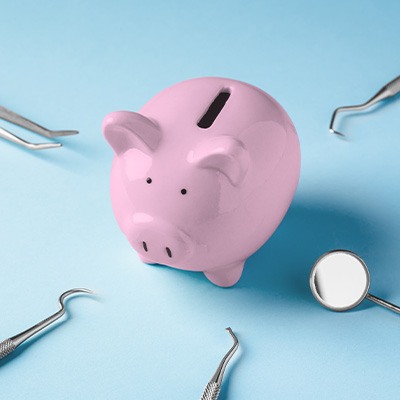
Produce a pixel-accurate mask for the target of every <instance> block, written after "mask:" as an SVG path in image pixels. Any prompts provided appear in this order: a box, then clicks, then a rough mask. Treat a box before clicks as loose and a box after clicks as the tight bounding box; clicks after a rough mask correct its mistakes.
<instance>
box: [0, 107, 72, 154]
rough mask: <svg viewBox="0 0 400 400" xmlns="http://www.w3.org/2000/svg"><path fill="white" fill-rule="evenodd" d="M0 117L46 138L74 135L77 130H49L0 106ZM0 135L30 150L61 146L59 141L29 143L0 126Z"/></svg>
mask: <svg viewBox="0 0 400 400" xmlns="http://www.w3.org/2000/svg"><path fill="white" fill-rule="evenodd" d="M0 118H1V119H4V120H5V121H8V122H11V123H13V124H15V125H19V126H22V127H23V128H25V129H28V130H30V131H32V132H36V133H38V134H39V135H42V136H45V137H47V138H50V139H52V138H55V137H59V136H69V135H76V134H78V133H79V132H78V131H52V130H49V129H47V128H45V127H43V126H41V125H39V124H37V123H36V122H33V121H31V120H29V119H27V118H25V117H23V116H22V115H19V114H17V113H15V112H13V111H10V110H7V108H4V107H2V106H0ZM0 137H2V138H3V139H6V140H8V141H10V142H13V143H16V144H18V145H20V146H23V147H25V148H27V149H30V150H45V149H53V148H56V147H61V146H62V144H61V143H31V142H28V141H26V140H24V139H22V138H20V137H19V136H17V135H14V134H13V133H11V132H9V131H7V130H5V129H4V128H1V127H0Z"/></svg>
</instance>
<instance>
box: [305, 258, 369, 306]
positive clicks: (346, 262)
mask: <svg viewBox="0 0 400 400" xmlns="http://www.w3.org/2000/svg"><path fill="white" fill-rule="evenodd" d="M369 282H370V281H369V272H368V269H367V266H366V265H365V263H364V261H363V260H362V259H361V258H360V257H358V256H357V255H356V254H354V253H352V252H350V251H347V250H335V251H331V252H329V253H326V254H324V255H322V256H321V257H320V258H319V259H318V260H317V262H316V263H315V264H314V266H313V268H312V270H311V274H310V286H311V291H312V294H313V295H314V297H315V298H316V299H317V301H318V302H319V303H321V304H322V305H323V306H324V307H326V308H329V309H330V310H334V311H346V310H350V309H352V308H354V307H356V306H358V305H359V304H360V303H361V302H362V301H363V300H364V298H365V296H366V295H367V293H368V289H369Z"/></svg>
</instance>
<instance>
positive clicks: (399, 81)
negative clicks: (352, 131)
mask: <svg viewBox="0 0 400 400" xmlns="http://www.w3.org/2000/svg"><path fill="white" fill-rule="evenodd" d="M398 93H400V76H398V77H397V78H395V79H393V80H392V81H390V82H389V83H387V84H386V85H385V86H384V87H383V88H382V89H381V90H379V92H378V93H376V94H375V95H374V96H372V97H371V98H370V99H369V100H368V101H366V102H365V103H362V104H359V105H355V106H345V107H339V108H337V109H336V110H335V111H334V112H333V115H332V119H331V123H330V125H329V131H330V132H331V133H336V134H337V135H340V136H344V134H343V133H341V132H339V131H337V130H335V128H334V124H335V119H336V116H337V114H338V113H340V112H342V111H362V110H366V109H367V108H369V107H372V106H373V105H374V104H376V103H378V102H380V101H382V100H385V99H389V98H390V97H393V96H395V95H396V94H398Z"/></svg>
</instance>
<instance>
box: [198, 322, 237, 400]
mask: <svg viewBox="0 0 400 400" xmlns="http://www.w3.org/2000/svg"><path fill="white" fill-rule="evenodd" d="M226 330H227V331H228V332H229V333H230V335H231V336H232V339H233V346H232V347H231V348H230V350H229V351H228V353H226V355H225V357H224V358H223V359H222V361H221V362H220V364H219V366H218V368H217V370H216V371H215V373H214V375H213V377H212V378H211V380H210V382H208V384H207V386H206V388H205V389H204V392H203V395H202V396H201V398H200V400H217V399H218V396H219V393H220V391H221V385H222V379H223V377H224V372H225V370H226V367H227V365H228V362H229V360H230V359H231V358H232V356H233V355H234V354H235V352H236V350H237V349H238V347H239V341H238V339H237V337H236V335H235V334H234V333H233V332H232V329H231V328H226Z"/></svg>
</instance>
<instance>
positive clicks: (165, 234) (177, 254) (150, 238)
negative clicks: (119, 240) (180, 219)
mask: <svg viewBox="0 0 400 400" xmlns="http://www.w3.org/2000/svg"><path fill="white" fill-rule="evenodd" d="M129 236H130V238H129V239H130V242H131V244H132V246H133V247H134V248H135V250H136V251H137V252H138V253H139V255H140V256H141V258H142V259H143V261H146V262H154V263H158V264H167V265H168V264H174V263H176V262H178V261H182V260H184V259H186V258H187V257H188V256H189V255H190V252H191V248H192V246H191V240H190V238H189V237H188V235H187V234H186V233H185V232H183V231H182V230H181V229H179V228H178V227H176V226H174V225H173V224H170V223H168V222H166V221H163V220H161V219H158V218H153V217H152V216H150V215H148V214H144V213H136V214H134V216H133V229H132V231H131V232H130V234H129Z"/></svg>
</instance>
